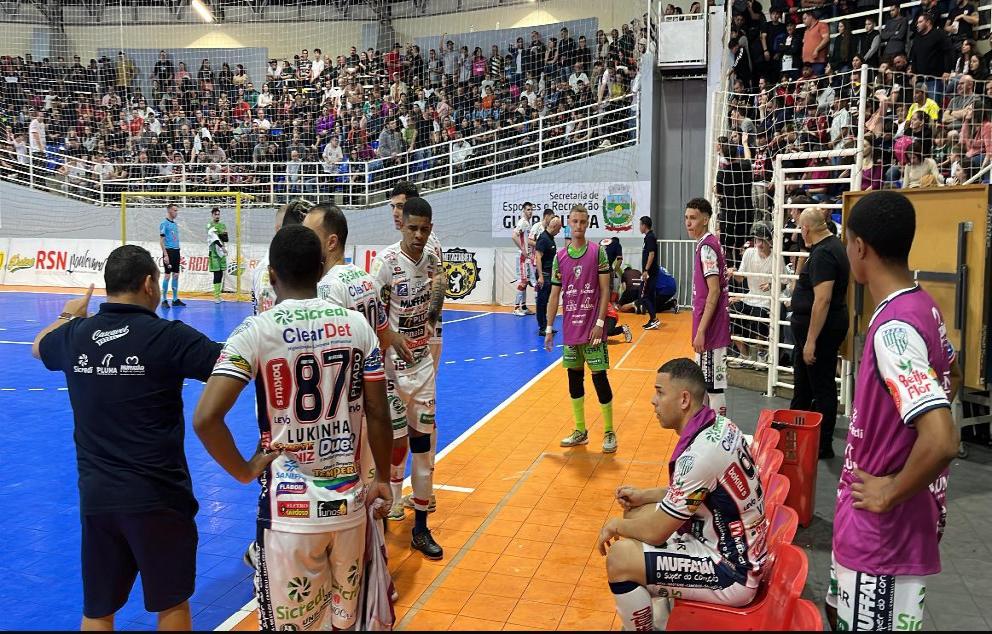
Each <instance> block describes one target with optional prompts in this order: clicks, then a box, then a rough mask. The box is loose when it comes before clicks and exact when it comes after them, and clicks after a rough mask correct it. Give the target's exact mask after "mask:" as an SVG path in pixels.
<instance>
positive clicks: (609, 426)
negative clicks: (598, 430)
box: [599, 401, 613, 431]
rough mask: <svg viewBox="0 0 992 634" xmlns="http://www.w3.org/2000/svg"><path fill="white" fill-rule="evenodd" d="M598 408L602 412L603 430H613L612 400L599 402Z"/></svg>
mask: <svg viewBox="0 0 992 634" xmlns="http://www.w3.org/2000/svg"><path fill="white" fill-rule="evenodd" d="M599 409H600V411H602V412H603V431H613V401H610V402H609V403H600V404H599Z"/></svg>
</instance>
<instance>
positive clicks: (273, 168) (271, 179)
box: [269, 163, 289, 205]
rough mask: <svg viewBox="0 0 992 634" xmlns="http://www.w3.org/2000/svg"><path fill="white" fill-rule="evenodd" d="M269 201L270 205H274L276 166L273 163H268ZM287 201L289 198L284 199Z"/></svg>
mask: <svg viewBox="0 0 992 634" xmlns="http://www.w3.org/2000/svg"><path fill="white" fill-rule="evenodd" d="M269 200H271V201H272V204H273V205H274V204H276V165H275V163H269ZM286 200H287V201H288V200H289V197H288V196H287V197H286Z"/></svg>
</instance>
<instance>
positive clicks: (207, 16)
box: [190, 0, 214, 22]
mask: <svg viewBox="0 0 992 634" xmlns="http://www.w3.org/2000/svg"><path fill="white" fill-rule="evenodd" d="M190 6H192V7H193V10H194V11H196V13H197V14H198V15H199V16H200V19H202V20H203V21H204V22H213V21H214V16H213V14H212V13H210V9H208V8H207V5H205V4H203V1H202V0H192V1H191V2H190Z"/></svg>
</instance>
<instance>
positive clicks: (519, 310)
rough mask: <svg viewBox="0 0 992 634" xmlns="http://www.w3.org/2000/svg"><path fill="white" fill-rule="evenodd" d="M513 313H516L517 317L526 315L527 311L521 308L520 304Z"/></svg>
mask: <svg viewBox="0 0 992 634" xmlns="http://www.w3.org/2000/svg"><path fill="white" fill-rule="evenodd" d="M513 314H514V315H516V316H517V317H526V316H527V311H526V310H524V309H523V308H521V307H520V306H517V307H516V308H514V309H513Z"/></svg>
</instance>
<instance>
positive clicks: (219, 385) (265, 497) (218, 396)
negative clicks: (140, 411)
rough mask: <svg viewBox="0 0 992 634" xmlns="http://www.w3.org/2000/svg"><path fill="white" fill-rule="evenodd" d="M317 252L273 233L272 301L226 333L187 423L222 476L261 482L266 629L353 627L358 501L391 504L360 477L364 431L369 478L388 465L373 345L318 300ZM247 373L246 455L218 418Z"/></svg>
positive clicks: (361, 324)
mask: <svg viewBox="0 0 992 634" xmlns="http://www.w3.org/2000/svg"><path fill="white" fill-rule="evenodd" d="M322 255H323V253H322V249H321V245H320V241H319V239H318V238H317V236H316V234H314V232H313V231H311V230H309V229H307V228H306V227H302V226H288V227H284V228H283V229H280V230H279V232H278V233H277V234H276V236H275V238H273V240H272V244H271V246H270V248H269V262H270V265H269V275H270V279H271V280H272V286H273V288H274V289H275V291H276V295H277V298H278V303H277V306H276V307H274V308H273V309H271V310H268V311H265V312H263V313H262V314H260V315H256V316H252V317H248V318H247V319H245V321H244V322H243V323H242V324H241V325H240V326H239V327H238V328H236V329H235V330H234V332H232V333H231V335H230V337H228V340H227V343H226V344H225V346H224V350H223V352H222V353H221V356H220V358H219V359H218V361H217V365H216V366H215V368H214V372H213V374H212V375H211V377H210V380H209V381H208V382H207V386H206V388H205V389H204V391H203V395H202V397H201V399H200V402H199V404H198V405H197V409H196V414H195V416H194V422H193V427H194V429H195V430H196V433H197V435H198V436H199V437H200V439H201V441H202V442H203V444H204V446H205V447H206V449H207V451H208V452H209V453H210V455H211V456H212V457H213V458H214V459H215V460H216V461H217V462H218V463H219V464H220V465H221V466H222V467H223V468H224V469H225V470H226V471H227V472H228V473H230V474H231V475H232V476H234V477H235V478H236V479H237V480H239V481H240V482H243V483H248V482H250V481H251V480H253V479H254V478H256V477H258V478H259V482H260V484H261V491H260V494H259V501H258V530H257V537H256V541H257V542H258V546H259V552H258V569H257V571H256V580H255V587H256V594H257V599H258V610H259V625H260V626H261V628H262V629H264V630H328V629H331V627H333V628H334V629H346V628H349V627H352V626H353V625H354V623H355V618H356V615H357V609H358V606H357V600H358V596H359V590H360V580H361V579H362V563H363V561H364V558H365V530H366V526H365V525H366V518H367V512H366V508H365V507H366V504H368V503H371V501H372V500H373V499H378V498H381V499H383V500H384V501H385V502H387V503H388V502H391V492H390V489H389V484H388V482H387V481H386V479H385V477H384V476H383V477H381V478H378V479H377V480H376V481H375V482H373V483H371V484H370V485H368V486H366V485H365V484H364V483H363V481H362V479H361V477H360V473H361V472H362V469H363V466H362V464H361V454H360V452H359V447H360V446H361V442H362V436H363V435H364V434H365V433H367V434H368V436H369V441H370V444H371V447H372V453H373V456H374V459H375V462H376V466H377V473H381V474H385V473H387V472H388V465H389V452H390V448H391V432H390V427H389V414H388V405H387V401H386V390H385V384H384V382H385V381H384V380H385V375H384V372H383V366H382V355H381V354H380V352H379V344H378V341H377V339H376V335H375V332H374V331H373V330H372V327H371V326H369V325H368V322H367V321H366V320H365V317H364V316H363V315H361V314H360V313H358V312H356V311H352V310H348V309H346V308H342V307H340V306H335V305H333V304H331V303H330V302H327V301H325V300H322V299H319V298H318V297H316V285H317V281H318V280H319V279H320V275H321V259H322ZM252 380H254V381H255V391H256V399H257V401H258V404H259V407H258V410H259V416H258V425H259V434H260V442H259V451H258V452H257V453H256V454H255V456H254V457H252V459H251V460H250V461H247V462H246V461H245V460H244V458H242V456H241V453H240V452H239V451H238V448H237V446H236V445H235V444H234V440H233V438H232V436H231V433H230V431H229V429H228V428H227V426H226V424H225V422H224V416H225V415H226V414H227V413H228V412H229V411H230V410H231V408H232V407H233V406H234V403H235V401H236V400H237V398H238V395H239V394H240V393H241V391H242V390H243V389H244V387H245V385H247V384H248V383H249V382H250V381H252ZM363 417H364V420H365V421H367V422H366V423H365V424H363Z"/></svg>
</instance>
